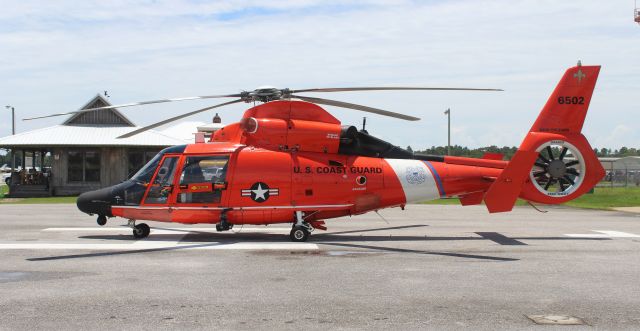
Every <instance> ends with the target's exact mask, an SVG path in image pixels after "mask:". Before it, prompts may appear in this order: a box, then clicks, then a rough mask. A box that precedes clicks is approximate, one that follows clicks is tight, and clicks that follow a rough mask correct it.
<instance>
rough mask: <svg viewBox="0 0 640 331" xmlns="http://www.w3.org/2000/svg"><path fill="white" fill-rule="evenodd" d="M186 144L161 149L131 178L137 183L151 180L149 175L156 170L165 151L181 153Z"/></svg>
mask: <svg viewBox="0 0 640 331" xmlns="http://www.w3.org/2000/svg"><path fill="white" fill-rule="evenodd" d="M185 148H186V145H179V146H173V147H168V148H165V149H163V150H161V151H160V152H159V153H158V154H157V155H156V156H154V157H153V159H151V161H149V162H148V163H147V164H145V165H144V167H142V169H140V170H139V171H138V172H136V174H135V175H133V176H132V177H131V180H133V181H135V182H139V183H149V182H150V181H151V177H152V176H153V174H154V173H155V172H156V168H157V167H158V163H160V160H161V159H162V156H163V155H164V154H167V153H182V152H184V149H185Z"/></svg>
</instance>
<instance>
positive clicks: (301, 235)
mask: <svg viewBox="0 0 640 331" xmlns="http://www.w3.org/2000/svg"><path fill="white" fill-rule="evenodd" d="M309 234H310V232H309V230H307V228H306V227H304V226H301V225H294V226H293V228H292V229H291V233H289V237H291V241H295V242H304V241H307V238H309Z"/></svg>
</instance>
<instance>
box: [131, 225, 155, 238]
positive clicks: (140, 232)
mask: <svg viewBox="0 0 640 331" xmlns="http://www.w3.org/2000/svg"><path fill="white" fill-rule="evenodd" d="M150 232H151V228H149V226H148V225H146V224H145V223H140V224H138V225H136V226H135V227H134V228H133V237H134V238H136V239H142V238H146V237H148V236H149V233H150Z"/></svg>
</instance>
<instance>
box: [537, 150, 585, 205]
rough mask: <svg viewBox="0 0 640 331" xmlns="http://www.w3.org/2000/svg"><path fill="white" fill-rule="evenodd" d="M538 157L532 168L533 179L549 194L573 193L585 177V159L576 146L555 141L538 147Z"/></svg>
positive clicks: (541, 190)
mask: <svg viewBox="0 0 640 331" xmlns="http://www.w3.org/2000/svg"><path fill="white" fill-rule="evenodd" d="M538 153H539V154H538V159H537V160H536V162H535V164H534V166H533V168H532V169H531V181H532V182H533V183H534V185H535V187H536V188H537V189H538V191H540V192H541V193H543V194H545V195H548V196H566V195H569V194H571V193H573V192H574V191H575V190H576V189H577V188H578V186H579V185H580V184H581V182H582V178H583V177H584V171H585V169H584V159H583V157H582V154H580V152H579V151H578V149H577V148H576V147H574V146H573V145H571V144H569V143H568V142H565V141H553V142H549V143H546V144H544V145H542V146H540V147H538Z"/></svg>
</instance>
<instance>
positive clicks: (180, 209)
mask: <svg viewBox="0 0 640 331" xmlns="http://www.w3.org/2000/svg"><path fill="white" fill-rule="evenodd" d="M599 71H600V66H582V65H581V64H580V63H578V65H577V66H575V67H572V68H569V69H568V70H567V71H566V72H565V74H564V76H563V77H562V79H561V80H560V82H559V84H558V85H557V87H556V89H555V90H554V91H553V93H552V95H551V97H550V98H549V100H548V101H547V103H546V105H545V106H544V107H543V109H542V111H541V113H540V115H539V116H538V118H537V120H536V121H535V123H534V124H533V126H532V127H531V129H530V130H529V132H528V133H527V134H526V136H525V138H524V140H523V142H522V144H521V145H520V147H519V149H518V150H517V152H516V153H515V155H514V156H513V158H512V159H511V160H510V161H503V160H502V156H500V155H498V156H496V155H494V154H487V155H485V157H483V158H481V159H476V158H465V157H455V156H435V155H416V154H413V153H412V152H409V151H407V150H405V149H402V148H399V147H397V146H394V145H392V144H391V143H389V142H386V141H383V140H381V139H379V138H376V137H374V136H372V135H369V134H368V133H367V132H366V131H365V130H364V129H363V130H358V129H356V127H354V126H348V125H342V124H341V123H340V121H338V120H337V119H336V118H335V117H333V116H332V115H331V114H329V113H328V112H327V111H326V110H324V109H323V108H321V107H320V106H318V105H329V106H336V107H343V108H350V109H356V110H361V111H365V112H370V113H375V114H379V115H385V116H390V117H395V118H399V119H404V120H410V121H415V120H419V119H418V118H416V117H413V116H408V115H403V114H398V113H394V112H389V111H385V110H381V109H377V108H372V107H366V106H362V105H356V104H351V103H346V102H341V101H335V100H329V99H323V98H315V97H307V96H301V95H299V94H298V93H303V92H319V93H325V92H342V91H379V90H481V91H488V90H494V89H465V88H411V87H370V88H368V87H364V88H326V89H306V90H289V89H276V88H259V89H256V90H254V91H250V92H242V93H239V94H229V95H211V96H200V97H188V98H176V99H163V100H154V101H146V102H140V103H130V104H124V105H115V106H109V107H100V108H94V109H88V110H83V111H82V112H84V111H98V110H100V109H107V108H116V107H128V106H135V105H141V104H153V103H162V102H171V101H183V100H193V99H208V98H236V99H235V100H233V101H229V102H225V103H222V104H218V105H215V106H211V107H206V108H203V109H199V110H196V111H193V112H190V113H186V114H182V115H179V116H175V117H173V118H170V119H167V120H163V121H161V122H158V123H155V124H152V125H149V126H146V127H144V128H141V129H138V130H136V131H133V132H130V133H127V134H125V135H123V136H122V137H128V136H132V135H135V134H137V133H140V132H142V131H145V130H148V129H151V128H155V127H157V126H160V125H163V124H166V123H169V122H171V121H175V120H178V119H181V118H184V117H187V116H191V115H194V114H197V113H200V112H203V111H207V110H210V109H214V108H218V107H222V106H226V105H229V104H233V103H239V102H263V104H260V105H258V106H255V107H253V108H250V109H248V110H246V111H245V113H244V116H243V117H242V119H241V120H240V122H239V123H233V124H230V125H227V126H226V127H224V128H222V129H220V130H218V131H217V132H215V133H214V134H213V135H212V137H211V139H210V141H209V142H201V143H195V144H189V145H182V146H173V147H169V148H166V149H164V150H162V151H161V152H160V153H158V154H157V155H156V156H155V158H153V159H152V160H151V161H150V162H149V163H148V164H146V165H145V166H144V167H143V168H142V169H141V170H140V171H138V172H137V173H136V174H135V175H133V176H132V177H131V178H130V179H129V180H127V181H125V182H123V183H121V184H118V185H115V186H111V187H107V188H103V189H100V190H97V191H91V192H87V193H84V194H82V195H80V196H79V197H78V200H77V205H78V208H79V209H80V210H81V211H83V212H85V213H87V214H89V215H97V222H98V224H99V225H104V224H105V223H106V221H107V218H108V217H115V216H118V217H123V218H126V219H128V220H129V226H130V227H132V228H133V236H134V237H135V238H145V237H147V236H148V235H149V233H150V228H149V226H148V225H146V224H144V223H139V224H136V221H137V220H152V221H160V222H178V223H183V224H195V223H212V224H216V229H217V230H218V231H225V230H229V229H231V228H232V227H233V226H234V225H238V224H262V225H268V224H274V223H291V224H292V229H291V232H290V238H291V240H292V241H306V240H307V238H308V237H309V234H310V233H311V232H312V231H313V230H314V229H322V230H326V227H325V223H324V220H327V219H331V218H336V217H342V216H348V215H357V214H362V213H366V212H369V211H376V210H379V209H383V208H391V207H401V208H404V206H405V205H406V204H407V203H410V202H415V201H425V200H430V199H439V198H443V197H458V198H460V201H461V204H462V205H464V206H467V205H477V204H480V203H482V202H484V203H485V205H486V206H487V208H488V210H489V212H491V213H496V212H506V211H510V210H511V209H512V208H513V206H514V204H515V201H516V199H517V198H521V199H524V200H527V201H530V202H538V203H544V204H559V203H563V202H567V201H569V200H572V199H575V198H577V197H579V196H580V195H582V194H584V193H585V192H587V191H589V190H591V188H593V187H594V186H595V184H596V183H597V182H598V181H600V180H601V179H602V178H603V177H604V174H605V172H604V169H603V168H602V166H601V165H600V162H599V161H598V159H597V157H596V155H595V154H594V152H593V149H592V148H591V146H590V145H589V142H588V141H587V139H586V138H585V137H584V136H583V135H582V134H581V129H582V125H583V123H584V120H585V116H586V113H587V109H588V107H589V102H590V101H591V96H592V93H593V90H594V87H595V84H596V80H597V78H598V74H599ZM294 99H296V100H294ZM71 113H76V112H71ZM71 113H65V114H71ZM57 115H63V114H56V115H50V116H57Z"/></svg>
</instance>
